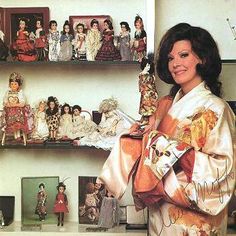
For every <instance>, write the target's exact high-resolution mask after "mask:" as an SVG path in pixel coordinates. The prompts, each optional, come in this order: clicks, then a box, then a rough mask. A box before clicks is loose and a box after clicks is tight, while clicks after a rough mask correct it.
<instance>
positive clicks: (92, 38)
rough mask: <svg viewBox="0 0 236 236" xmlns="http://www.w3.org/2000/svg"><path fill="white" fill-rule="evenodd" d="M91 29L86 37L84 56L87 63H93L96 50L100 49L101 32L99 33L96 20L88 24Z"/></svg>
mask: <svg viewBox="0 0 236 236" xmlns="http://www.w3.org/2000/svg"><path fill="white" fill-rule="evenodd" d="M90 26H91V29H90V30H89V31H88V33H87V37H86V50H87V51H86V54H87V60H88V61H95V57H96V55H97V53H98V50H99V49H100V47H101V32H100V31H99V24H98V21H97V20H96V19H93V20H92V21H91V23H90Z"/></svg>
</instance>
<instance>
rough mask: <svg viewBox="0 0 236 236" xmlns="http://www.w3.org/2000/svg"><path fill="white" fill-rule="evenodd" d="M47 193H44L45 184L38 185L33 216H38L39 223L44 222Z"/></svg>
mask: <svg viewBox="0 0 236 236" xmlns="http://www.w3.org/2000/svg"><path fill="white" fill-rule="evenodd" d="M46 202H47V193H46V191H45V184H44V183H40V184H39V191H38V193H37V205H36V208H35V214H36V215H38V216H39V220H40V221H44V220H45V216H46V215H47V207H46Z"/></svg>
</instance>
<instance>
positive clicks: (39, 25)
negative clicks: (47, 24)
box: [36, 20, 42, 29]
mask: <svg viewBox="0 0 236 236" xmlns="http://www.w3.org/2000/svg"><path fill="white" fill-rule="evenodd" d="M36 28H37V29H40V28H42V25H41V22H40V20H37V21H36Z"/></svg>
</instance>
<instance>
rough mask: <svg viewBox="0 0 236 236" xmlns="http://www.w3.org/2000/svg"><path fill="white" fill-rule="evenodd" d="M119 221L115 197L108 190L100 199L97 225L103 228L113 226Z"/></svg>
mask: <svg viewBox="0 0 236 236" xmlns="http://www.w3.org/2000/svg"><path fill="white" fill-rule="evenodd" d="M119 223H120V206H119V202H118V200H117V199H115V198H114V197H113V196H112V195H111V194H110V193H109V192H108V191H107V193H106V195H105V197H104V198H103V199H102V205H101V209H100V215H99V219H98V226H99V227H103V228H108V229H109V228H113V227H114V226H116V225H119Z"/></svg>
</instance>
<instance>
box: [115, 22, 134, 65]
mask: <svg viewBox="0 0 236 236" xmlns="http://www.w3.org/2000/svg"><path fill="white" fill-rule="evenodd" d="M120 27H121V32H120V35H119V38H118V45H119V48H120V55H121V61H131V59H132V58H131V49H130V27H129V24H128V23H127V22H125V21H122V22H120Z"/></svg>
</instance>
